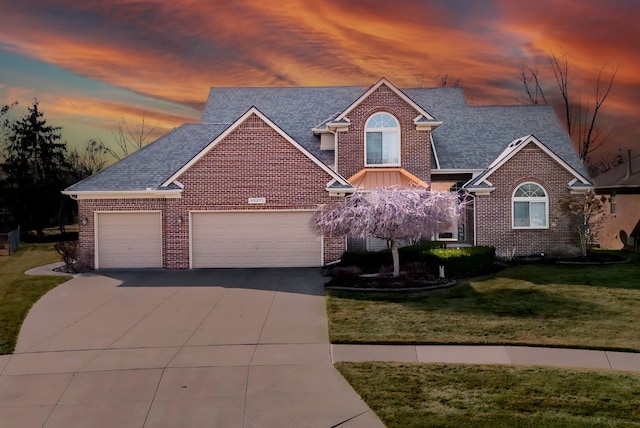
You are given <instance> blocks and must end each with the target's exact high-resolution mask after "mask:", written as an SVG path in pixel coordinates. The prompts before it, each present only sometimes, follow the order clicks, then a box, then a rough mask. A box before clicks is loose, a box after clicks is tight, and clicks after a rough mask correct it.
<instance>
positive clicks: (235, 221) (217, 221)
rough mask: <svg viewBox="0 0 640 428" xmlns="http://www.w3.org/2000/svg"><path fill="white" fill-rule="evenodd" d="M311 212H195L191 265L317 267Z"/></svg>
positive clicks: (316, 238) (317, 239) (318, 259)
mask: <svg viewBox="0 0 640 428" xmlns="http://www.w3.org/2000/svg"><path fill="white" fill-rule="evenodd" d="M312 215H313V213H311V212H233V213H231V212H225V213H214V212H194V213H192V214H191V254H192V257H193V260H192V267H194V268H225V267H306V266H320V264H321V245H322V242H321V240H320V237H319V236H317V235H316V233H315V231H314V229H313V227H312V225H311V217H312Z"/></svg>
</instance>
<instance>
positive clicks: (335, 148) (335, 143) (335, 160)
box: [327, 126, 339, 174]
mask: <svg viewBox="0 0 640 428" xmlns="http://www.w3.org/2000/svg"><path fill="white" fill-rule="evenodd" d="M327 130H328V131H329V132H330V133H332V134H333V170H334V171H335V172H338V131H332V130H331V128H329V127H328V126H327ZM338 174H339V172H338Z"/></svg>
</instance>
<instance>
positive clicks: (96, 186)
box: [66, 124, 228, 192]
mask: <svg viewBox="0 0 640 428" xmlns="http://www.w3.org/2000/svg"><path fill="white" fill-rule="evenodd" d="M227 127H228V125H200V124H187V125H182V126H180V127H178V128H176V129H174V130H173V131H171V132H169V133H168V134H167V135H165V136H163V137H161V138H160V139H158V140H156V141H154V142H153V143H151V144H149V145H147V146H145V147H143V148H142V149H140V150H138V151H136V152H133V153H132V154H130V155H129V156H127V157H126V158H124V159H122V160H121V161H119V162H116V163H114V164H113V165H111V166H110V167H108V168H106V169H104V170H102V171H100V172H99V173H97V174H95V175H93V176H91V177H89V178H86V179H84V180H82V181H80V182H79V183H76V184H74V185H73V186H71V187H69V188H67V189H66V190H67V191H70V192H74V191H76V192H82V191H134V190H146V189H147V188H152V189H157V188H158V187H159V186H160V185H161V184H162V183H163V182H164V181H165V180H166V179H167V178H169V177H170V176H171V175H172V174H173V173H174V172H176V171H177V170H178V169H180V168H181V167H182V166H183V165H184V164H186V163H187V162H189V160H191V158H193V157H194V156H195V155H196V154H198V152H200V151H201V150H202V149H204V148H205V147H206V146H207V144H209V143H210V142H212V141H213V140H214V139H215V138H216V137H217V136H218V135H220V133H221V132H222V131H224V130H225V129H226V128H227Z"/></svg>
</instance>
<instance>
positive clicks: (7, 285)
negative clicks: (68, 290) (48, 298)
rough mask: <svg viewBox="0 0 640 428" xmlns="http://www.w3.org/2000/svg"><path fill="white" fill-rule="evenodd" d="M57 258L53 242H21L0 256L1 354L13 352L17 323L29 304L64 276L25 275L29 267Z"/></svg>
mask: <svg viewBox="0 0 640 428" xmlns="http://www.w3.org/2000/svg"><path fill="white" fill-rule="evenodd" d="M56 261H60V256H58V254H57V253H56V252H55V250H54V249H53V244H21V246H20V249H19V250H18V251H17V252H16V253H14V254H13V255H12V256H5V257H2V258H0V354H9V353H11V352H13V349H14V348H15V346H16V340H17V338H18V333H19V332H20V327H21V326H22V322H23V321H24V319H25V317H26V316H27V313H28V312H29V309H31V306H33V304H34V303H35V302H36V301H38V299H39V298H40V297H42V295H44V294H45V293H46V292H47V291H49V290H51V289H52V288H54V287H55V286H56V285H58V284H61V283H63V282H65V281H67V280H68V279H69V278H67V277H59V276H58V277H54V276H28V275H25V274H24V272H25V271H26V270H28V269H31V268H34V267H37V266H42V265H46V264H49V263H53V262H56Z"/></svg>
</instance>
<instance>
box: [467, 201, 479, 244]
mask: <svg viewBox="0 0 640 428" xmlns="http://www.w3.org/2000/svg"><path fill="white" fill-rule="evenodd" d="M469 196H471V198H472V199H473V246H474V247H477V246H478V229H477V227H476V225H477V219H476V217H477V215H478V214H477V213H476V195H472V194H471V193H469Z"/></svg>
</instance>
